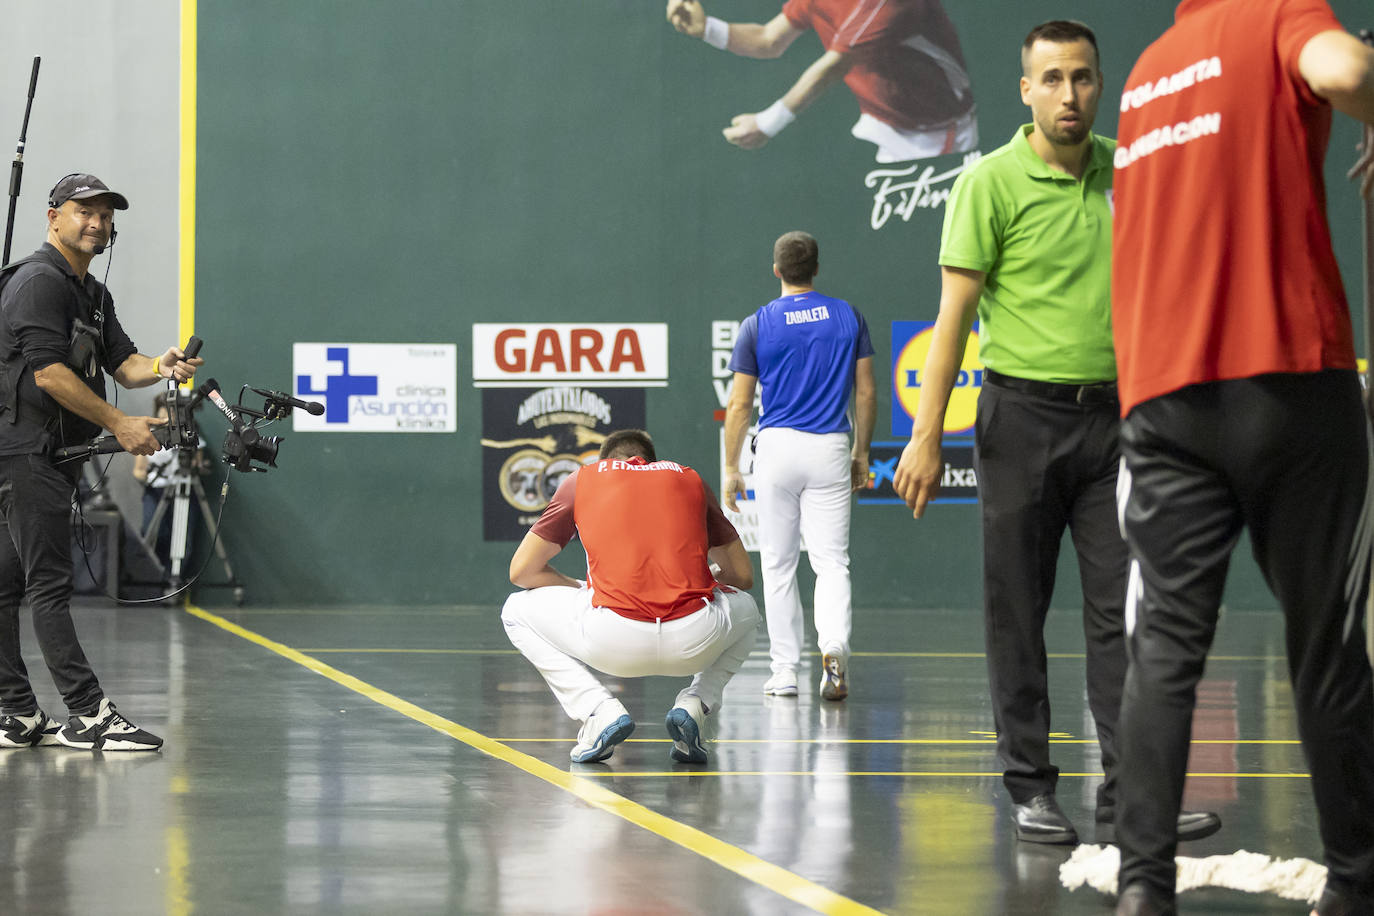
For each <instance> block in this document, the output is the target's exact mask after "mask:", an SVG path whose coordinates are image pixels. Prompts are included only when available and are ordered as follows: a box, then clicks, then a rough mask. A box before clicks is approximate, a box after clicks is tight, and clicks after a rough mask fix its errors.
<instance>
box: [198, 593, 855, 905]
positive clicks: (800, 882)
mask: <svg viewBox="0 0 1374 916" xmlns="http://www.w3.org/2000/svg"><path fill="white" fill-rule="evenodd" d="M186 612H187V613H188V614H190V615H191V616H193V617H198V618H200V619H201V620H204V621H206V622H207V623H211V624H214V625H215V626H217V627H219V628H220V629H222V630H225V631H227V632H229V633H232V634H234V635H235V636H239V637H241V638H243V639H246V640H248V641H249V642H251V643H254V644H256V645H259V646H261V647H263V648H264V649H267V650H268V651H270V652H275V653H276V654H278V655H280V656H282V657H283V658H285V659H288V660H290V661H293V662H295V663H296V664H298V665H300V666H301V667H303V668H307V669H309V670H310V671H313V672H315V673H316V674H318V675H320V676H321V677H324V678H328V679H329V680H331V681H333V682H334V683H336V684H338V685H340V686H341V687H346V688H348V689H349V690H352V691H353V692H355V693H358V694H360V695H362V696H364V697H366V698H367V699H369V700H371V701H372V702H374V703H376V704H378V705H379V706H385V707H386V708H388V709H391V710H394V711H395V712H399V713H400V714H401V715H403V716H406V717H408V718H411V719H414V720H415V721H416V722H419V723H421V724H422V725H427V726H429V727H430V728H432V729H434V730H435V731H437V732H442V733H443V734H445V735H448V736H449V737H451V738H454V739H456V740H458V741H461V742H463V743H464V744H466V745H468V746H469V747H471V748H473V749H474V750H478V751H481V752H482V753H484V754H487V755H488V756H491V757H495V758H496V759H497V760H500V761H502V762H503V763H508V764H510V765H511V766H513V767H516V768H517V769H521V770H524V771H525V772H526V773H529V774H530V775H531V776H535V777H538V778H539V779H542V780H544V781H545V782H547V783H549V784H550V785H553V786H557V787H558V788H560V789H563V790H564V791H566V792H568V793H570V794H572V795H574V796H576V797H577V798H580V799H581V800H582V801H584V802H586V803H587V804H589V805H592V806H594V807H597V808H600V809H601V810H602V811H605V812H607V813H609V814H614V815H615V816H616V817H619V818H621V819H623V820H625V821H628V822H629V823H631V824H634V825H635V826H637V827H642V828H644V829H645V830H647V831H649V832H650V833H654V834H657V835H658V836H661V837H663V838H664V839H665V840H668V841H669V842H672V843H676V844H677V845H678V846H681V847H682V848H683V849H686V850H687V851H688V852H692V853H695V854H696V855H699V856H701V857H702V858H705V859H709V860H710V861H712V862H715V863H716V864H717V865H719V866H721V867H722V868H725V869H728V870H729V871H732V872H734V873H735V874H737V875H739V876H740V877H742V878H745V879H746V880H749V881H753V882H754V883H755V884H758V885H760V886H761V887H765V888H767V889H768V890H771V891H773V892H774V893H776V894H780V895H781V896H783V897H786V898H787V899H789V900H792V901H795V902H797V903H800V904H802V905H803V906H806V907H810V908H811V909H813V910H816V911H817V912H820V913H826V914H834V916H851V914H854V916H858V914H870V913H872V914H879V911H878V910H875V909H872V908H871V907H867V906H864V905H863V904H861V903H859V902H857V901H854V900H850V899H849V898H848V897H844V896H841V895H840V894H837V893H835V892H834V891H832V890H829V889H828V888H825V887H822V886H820V885H819V884H815V883H813V882H811V881H808V880H806V879H805V878H803V877H801V876H800V875H796V874H793V873H792V872H790V871H787V870H786V869H784V868H779V867H778V866H776V865H773V864H772V863H771V862H765V861H764V860H763V859H760V858H759V857H758V856H755V855H753V854H751V853H748V852H745V851H744V850H743V849H740V848H739V847H737V846H732V845H730V844H729V843H726V842H725V841H723V840H720V839H717V838H716V837H713V836H711V835H710V834H708V833H704V832H703V831H701V830H698V829H696V828H695V827H689V826H687V825H686V824H683V823H681V822H679V821H675V820H673V819H672V818H670V817H665V816H664V815H662V814H659V813H658V812H657V811H653V810H652V809H649V808H646V807H644V806H643V805H641V804H639V803H637V802H633V801H631V800H630V799H628V798H625V797H624V796H623V795H617V794H615V793H614V792H611V791H609V790H607V789H604V788H602V787H601V786H599V785H597V784H596V783H594V782H591V781H589V780H587V779H584V778H583V777H582V776H578V775H574V774H572V773H568V772H565V771H563V770H560V769H558V768H557V767H553V766H550V765H549V764H547V763H545V762H543V761H542V760H538V759H536V758H534V757H531V756H529V755H528V754H523V753H521V752H520V751H517V750H514V749H513V748H509V747H506V746H505V745H504V744H502V743H501V742H499V741H496V740H493V739H491V738H488V737H487V736H486V735H483V734H480V733H479V732H475V731H473V730H472V729H470V728H465V727H464V726H462V725H459V724H458V723H457V722H453V721H451V720H449V719H445V718H443V717H442V716H439V715H436V714H434V713H432V712H430V711H429V710H427V709H424V708H422V707H420V706H416V705H415V704H414V703H411V702H408V701H406V700H403V699H401V698H400V697H398V696H395V695H394V694H390V693H387V692H386V691H385V690H381V689H379V688H377V687H373V686H372V685H371V684H368V683H367V682H366V681H362V680H359V679H358V678H356V677H354V676H353V675H351V674H345V673H344V672H342V671H340V670H338V669H337V668H333V667H331V666H329V665H326V664H325V663H324V662H321V661H319V660H318V659H315V658H311V657H310V656H309V655H306V654H305V653H303V652H301V651H300V650H298V649H293V648H291V647H290V646H286V645H283V644H282V643H279V642H275V641H273V640H271V639H268V638H267V637H266V636H262V635H260V634H258V633H254V632H253V631H252V630H248V629H245V628H244V627H241V626H239V625H238V624H236V623H233V622H231V621H228V620H225V619H224V618H223V617H220V616H218V615H215V614H212V613H210V612H209V611H206V610H204V609H202V608H199V607H196V606H195V605H192V604H188V605H187V606H186ZM879 916H881V914H879Z"/></svg>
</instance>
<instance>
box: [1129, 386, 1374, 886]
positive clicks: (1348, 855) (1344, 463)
mask: <svg viewBox="0 0 1374 916" xmlns="http://www.w3.org/2000/svg"><path fill="white" fill-rule="evenodd" d="M1122 438H1123V450H1124V452H1125V457H1126V465H1127V472H1128V474H1129V477H1128V479H1127V481H1126V482H1125V483H1126V487H1125V488H1124V489H1125V505H1124V511H1125V526H1126V536H1127V540H1128V542H1129V544H1130V550H1131V561H1132V562H1131V586H1130V592H1129V597H1128V601H1127V624H1128V632H1129V635H1128V649H1127V651H1128V654H1129V657H1130V667H1129V670H1128V673H1127V677H1126V689H1125V696H1124V699H1123V707H1122V713H1121V755H1122V759H1121V766H1120V791H1119V804H1118V805H1117V820H1116V835H1117V839H1118V841H1119V843H1120V846H1121V873H1120V886H1121V887H1125V886H1126V885H1127V884H1128V883H1131V882H1134V881H1142V882H1146V883H1148V884H1149V885H1152V886H1153V887H1155V888H1156V889H1157V890H1158V891H1159V892H1160V893H1163V894H1165V895H1167V896H1170V897H1172V896H1173V893H1174V853H1175V846H1176V840H1175V818H1176V816H1177V814H1178V811H1179V807H1180V804H1181V802H1182V797H1183V783H1184V778H1185V774H1186V771H1187V764H1188V745H1189V740H1190V737H1191V733H1192V719H1193V707H1194V705H1195V702H1196V687H1197V682H1198V680H1199V679H1200V678H1201V677H1202V674H1203V669H1204V666H1205V664H1206V659H1207V651H1208V649H1209V648H1210V646H1211V644H1212V637H1213V635H1214V633H1215V631H1216V625H1217V616H1218V608H1219V606H1220V602H1221V596H1222V587H1223V585H1224V584H1225V580H1226V570H1227V564H1228V562H1229V559H1230V555H1231V550H1232V548H1234V547H1235V544H1236V541H1237V539H1238V538H1239V536H1240V532H1241V528H1242V526H1245V527H1248V528H1249V530H1250V539H1251V542H1252V544H1253V547H1254V555H1255V559H1256V560H1257V561H1258V563H1259V567H1260V570H1261V571H1262V572H1263V574H1264V577H1265V581H1266V582H1267V583H1268V585H1269V587H1270V589H1272V590H1273V592H1274V595H1275V597H1276V598H1277V599H1278V602H1279V605H1280V607H1281V608H1282V609H1283V614H1284V618H1285V624H1286V641H1287V652H1288V674H1289V678H1290V680H1291V682H1292V685H1293V699H1294V703H1295V704H1296V707H1297V722H1298V734H1299V736H1300V737H1301V738H1302V745H1303V753H1304V755H1305V756H1306V760H1307V766H1308V768H1309V771H1310V772H1311V774H1312V791H1313V794H1314V795H1315V796H1316V803H1317V815H1318V819H1319V822H1320V827H1321V837H1322V843H1323V845H1324V846H1325V847H1326V865H1327V868H1328V878H1327V880H1328V882H1330V883H1331V884H1332V885H1333V886H1344V887H1346V888H1349V889H1353V890H1355V891H1357V892H1362V893H1369V892H1370V891H1371V890H1374V689H1372V688H1371V679H1370V666H1369V659H1368V657H1367V656H1366V654H1365V640H1364V630H1363V625H1362V618H1363V615H1364V609H1365V601H1366V598H1367V595H1368V589H1369V576H1370V556H1371V546H1370V545H1371V537H1374V532H1371V529H1370V523H1371V518H1370V514H1369V511H1368V502H1369V495H1370V494H1369V492H1368V491H1369V479H1370V473H1371V461H1370V442H1369V436H1368V428H1367V423H1366V421H1365V418H1364V411H1363V408H1362V405H1361V402H1360V391H1359V383H1358V380H1357V379H1356V377H1355V373H1354V372H1335V371H1329V372H1320V373H1306V374H1286V375H1263V376H1257V377H1254V378H1249V379H1239V380H1232V381H1224V382H1211V383H1208V384H1203V385H1193V386H1189V387H1187V388H1184V389H1181V390H1179V391H1176V392H1173V393H1171V394H1168V395H1165V396H1163V397H1158V398H1154V399H1152V400H1150V401H1147V402H1145V403H1143V404H1140V405H1138V406H1137V407H1135V408H1134V409H1133V410H1132V411H1131V413H1130V416H1128V417H1127V418H1126V420H1125V421H1124V422H1123V424H1122Z"/></svg>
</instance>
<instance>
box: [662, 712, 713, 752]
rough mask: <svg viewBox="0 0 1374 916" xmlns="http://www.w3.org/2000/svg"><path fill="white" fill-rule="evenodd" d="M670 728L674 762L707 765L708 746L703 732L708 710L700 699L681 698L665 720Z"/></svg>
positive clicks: (669, 734) (669, 733)
mask: <svg viewBox="0 0 1374 916" xmlns="http://www.w3.org/2000/svg"><path fill="white" fill-rule="evenodd" d="M663 724H664V725H666V726H668V737H670V738H672V739H673V749H672V751H671V752H670V753H671V756H672V758H673V759H674V760H677V761H679V762H681V763H705V762H706V744H705V742H704V741H703V740H702V737H701V735H702V731H703V730H704V726H705V724H706V710H705V708H704V707H703V706H702V705H701V700H700V699H699V698H698V697H694V696H691V695H688V696H685V697H681V698H680V699H679V700H678V703H677V705H676V706H674V707H673V708H672V709H670V710H668V718H667V719H665V720H664V723H663Z"/></svg>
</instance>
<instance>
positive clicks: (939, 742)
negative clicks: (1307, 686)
mask: <svg viewBox="0 0 1374 916" xmlns="http://www.w3.org/2000/svg"><path fill="white" fill-rule="evenodd" d="M492 740H493V741H500V742H502V743H503V744H558V743H566V742H567V740H568V739H567V738H566V737H564V738H493V739H492ZM671 740H672V739H671V738H630V739H629V740H627V741H626V742H625V743H626V744H668V743H670V742H671ZM712 743H713V744H819V745H841V744H924V745H933V746H944V745H953V746H962V745H968V744H977V745H985V746H986V745H991V744H996V743H997V739H995V738H716V739H714V740H713V742H712ZM1096 743H1097V739H1096V738H1063V739H1060V738H1051V739H1050V744H1096ZM1192 743H1193V744H1228V745H1229V744H1291V745H1295V746H1296V745H1300V744H1302V742H1301V741H1299V740H1298V739H1296V738H1217V739H1211V738H1208V739H1198V738H1194V739H1193V742H1192Z"/></svg>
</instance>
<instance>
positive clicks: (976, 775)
mask: <svg viewBox="0 0 1374 916" xmlns="http://www.w3.org/2000/svg"><path fill="white" fill-rule="evenodd" d="M583 775H585V776H589V777H591V776H597V777H612V778H615V779H619V778H621V777H624V776H814V777H818V778H822V779H826V778H832V779H833V778H837V777H849V776H922V777H936V778H941V779H944V778H957V779H983V778H987V779H1001V778H1002V771H1001V770H983V771H976V770H968V771H964V772H955V771H945V770H930V771H921V770H835V771H833V772H830V771H826V772H821V771H818V770H648V771H646V770H616V769H612V768H609V767H608V768H606V769H604V770H603V769H600V768H598V769H597V770H595V771H592V770H591V769H590V768H589V769H588V771H587V772H585V773H584V774H583ZM1059 775H1060V777H1065V776H1068V777H1081V778H1084V779H1101V778H1102V774H1101V773H1066V772H1060V774H1059ZM1188 777H1189V778H1190V779H1194V778H1195V779H1310V778H1311V774H1309V773H1189V774H1188Z"/></svg>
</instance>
